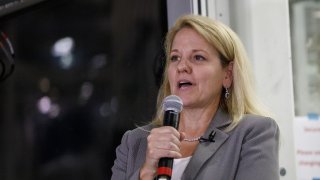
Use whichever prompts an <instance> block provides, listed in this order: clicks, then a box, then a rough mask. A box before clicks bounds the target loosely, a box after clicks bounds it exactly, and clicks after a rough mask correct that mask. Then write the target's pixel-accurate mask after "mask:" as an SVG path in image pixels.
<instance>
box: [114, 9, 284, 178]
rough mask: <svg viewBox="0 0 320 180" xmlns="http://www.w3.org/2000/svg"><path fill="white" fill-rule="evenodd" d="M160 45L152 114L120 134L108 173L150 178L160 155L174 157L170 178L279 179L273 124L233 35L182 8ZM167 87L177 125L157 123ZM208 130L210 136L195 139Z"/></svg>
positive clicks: (277, 132) (215, 22)
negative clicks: (174, 99)
mask: <svg viewBox="0 0 320 180" xmlns="http://www.w3.org/2000/svg"><path fill="white" fill-rule="evenodd" d="M165 47H166V55H167V61H166V67H165V72H164V80H163V84H162V86H161V88H160V90H159V95H158V111H157V112H158V113H157V116H156V118H155V119H154V120H153V123H151V124H150V125H146V126H143V127H140V128H137V129H134V130H132V131H127V132H126V133H125V134H124V136H123V139H122V142H121V144H120V146H119V147H118V148H117V150H116V152H117V158H116V160H115V164H114V166H113V168H112V171H113V176H112V179H117V180H118V179H150V180H151V179H154V177H155V176H156V171H157V166H158V162H159V159H160V158H162V157H171V158H174V166H173V175H172V179H203V180H207V179H215V180H256V179H260V180H277V179H279V176H278V138H279V129H278V126H277V124H276V122H275V121H274V120H273V119H271V118H269V117H266V116H267V114H266V113H265V112H264V109H263V108H262V107H261V105H259V104H258V103H257V100H256V98H255V95H254V91H253V90H252V83H251V77H252V75H251V74H250V66H249V62H248V60H247V57H246V53H245V50H244V48H243V45H242V43H241V41H240V40H239V38H238V37H237V35H236V34H235V33H234V32H233V31H232V30H231V29H230V28H228V27H227V26H225V25H223V24H222V23H220V22H217V21H213V20H211V19H209V18H207V17H202V16H195V15H187V16H183V17H181V18H179V19H178V20H177V22H176V24H175V25H174V27H173V28H172V29H171V30H170V31H169V32H168V34H167V37H166V44H165ZM171 94H173V95H177V96H179V97H180V98H181V99H182V102H183V111H182V112H181V114H180V124H179V129H178V130H176V129H174V128H172V127H168V126H161V125H162V122H161V121H162V116H163V115H162V114H163V112H162V110H161V102H162V100H163V99H164V97H166V96H168V95H171ZM212 132H214V133H213V134H212ZM209 135H212V137H211V138H212V141H205V142H201V141H199V139H200V137H209Z"/></svg>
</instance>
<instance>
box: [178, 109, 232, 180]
mask: <svg viewBox="0 0 320 180" xmlns="http://www.w3.org/2000/svg"><path fill="white" fill-rule="evenodd" d="M230 123H231V120H230V118H229V116H228V115H227V114H226V113H224V112H223V111H222V110H220V109H218V110H217V113H216V115H215V117H214V118H213V120H212V121H211V124H210V126H209V127H208V129H207V130H206V132H205V134H204V136H203V137H205V138H207V137H209V135H210V134H211V133H212V132H215V136H214V138H213V139H214V142H201V143H199V145H198V146H197V148H196V150H195V152H194V154H193V156H192V158H191V160H190V162H189V164H188V166H187V167H186V169H185V171H184V174H183V176H182V179H196V178H195V177H196V176H197V174H198V172H199V171H200V169H201V168H202V166H203V165H204V163H205V162H206V161H207V160H208V159H209V158H210V157H211V156H213V155H214V154H215V152H216V151H217V150H218V149H219V147H220V146H221V145H222V144H223V143H224V142H225V141H226V140H227V139H228V137H229V135H228V134H227V133H225V132H223V131H222V130H221V128H223V127H226V126H227V125H229V124H230Z"/></svg>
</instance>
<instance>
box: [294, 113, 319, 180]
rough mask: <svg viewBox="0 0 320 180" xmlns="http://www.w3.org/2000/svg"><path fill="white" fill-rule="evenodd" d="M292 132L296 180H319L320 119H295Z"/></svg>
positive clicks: (310, 116)
mask: <svg viewBox="0 0 320 180" xmlns="http://www.w3.org/2000/svg"><path fill="white" fill-rule="evenodd" d="M294 132H295V133H294V135H295V146H296V163H297V180H320V117H319V116H318V115H317V114H309V115H308V116H304V117H296V118H295V121H294Z"/></svg>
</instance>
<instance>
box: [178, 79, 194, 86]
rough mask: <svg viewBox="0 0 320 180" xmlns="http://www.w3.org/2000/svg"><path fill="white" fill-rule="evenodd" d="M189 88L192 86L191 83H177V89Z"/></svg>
mask: <svg viewBox="0 0 320 180" xmlns="http://www.w3.org/2000/svg"><path fill="white" fill-rule="evenodd" d="M189 86H192V83H191V82H190V81H179V82H178V87H179V88H184V87H189Z"/></svg>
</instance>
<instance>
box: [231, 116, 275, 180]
mask: <svg viewBox="0 0 320 180" xmlns="http://www.w3.org/2000/svg"><path fill="white" fill-rule="evenodd" d="M249 123H251V126H250V128H248V129H247V131H246V135H245V137H244V139H243V144H242V149H241V153H240V161H239V165H238V170H237V173H236V177H235V180H256V179H259V180H279V178H280V177H279V173H278V171H279V160H278V159H279V128H278V125H277V123H276V122H275V121H274V120H273V119H271V118H263V119H259V120H255V121H253V122H249Z"/></svg>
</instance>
